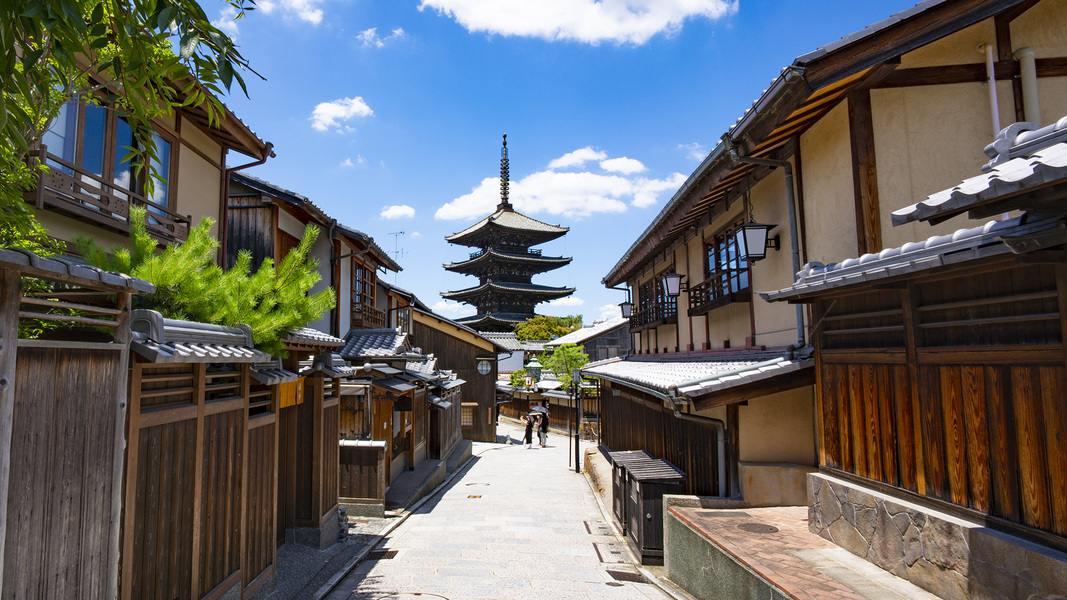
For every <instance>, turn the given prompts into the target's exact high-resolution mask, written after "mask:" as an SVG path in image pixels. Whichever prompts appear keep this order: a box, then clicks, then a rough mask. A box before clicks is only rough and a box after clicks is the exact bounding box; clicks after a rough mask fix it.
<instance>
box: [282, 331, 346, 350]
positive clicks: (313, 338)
mask: <svg viewBox="0 0 1067 600" xmlns="http://www.w3.org/2000/svg"><path fill="white" fill-rule="evenodd" d="M285 341H287V342H292V343H294V344H310V345H313V346H323V347H326V348H340V347H341V346H343V345H344V343H345V341H344V340H342V339H341V338H338V337H334V336H332V335H330V334H328V333H324V332H322V331H319V330H318V329H312V328H310V327H301V328H299V329H294V330H292V331H290V332H289V333H287V334H285Z"/></svg>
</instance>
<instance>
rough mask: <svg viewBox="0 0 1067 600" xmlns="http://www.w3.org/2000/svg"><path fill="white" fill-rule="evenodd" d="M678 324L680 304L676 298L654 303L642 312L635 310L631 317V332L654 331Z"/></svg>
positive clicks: (642, 309)
mask: <svg viewBox="0 0 1067 600" xmlns="http://www.w3.org/2000/svg"><path fill="white" fill-rule="evenodd" d="M677 323H678V302H677V299H675V298H666V299H664V300H661V301H659V302H655V303H652V304H651V305H649V306H646V307H643V308H641V309H640V310H635V311H634V313H633V315H632V316H631V317H630V331H631V332H633V331H642V330H645V329H653V328H655V327H659V326H660V325H672V324H677Z"/></svg>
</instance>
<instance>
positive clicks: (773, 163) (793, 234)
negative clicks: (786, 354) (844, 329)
mask: <svg viewBox="0 0 1067 600" xmlns="http://www.w3.org/2000/svg"><path fill="white" fill-rule="evenodd" d="M723 142H724V143H725V144H726V146H727V148H729V151H730V157H731V158H733V159H734V160H735V161H737V162H741V163H748V164H754V165H764V166H768V167H782V168H783V169H785V197H786V202H787V204H788V205H789V246H790V250H792V254H793V282H794V283H795V282H796V277H797V273H799V272H800V241H799V240H798V239H797V214H796V196H795V193H794V192H793V165H792V164H791V163H790V162H789V161H787V160H774V159H770V158H754V157H752V156H741V155H740V154H738V152H737V147H736V146H735V145H734V142H733V140H731V139H730V136H729V134H727V135H724V136H723ZM796 320H797V342H796V344H794V345H793V346H792V350H791V351H790V357H792V351H793V350H798V349H800V348H803V347H804V345H805V343H806V341H805V339H806V336H805V334H804V308H803V307H802V306H801V305H800V304H797V305H796Z"/></svg>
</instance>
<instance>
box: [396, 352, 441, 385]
mask: <svg viewBox="0 0 1067 600" xmlns="http://www.w3.org/2000/svg"><path fill="white" fill-rule="evenodd" d="M404 371H406V372H407V373H408V374H410V375H414V376H415V377H418V378H419V379H422V380H423V381H430V380H432V379H437V378H438V377H440V371H438V370H437V359H436V358H434V356H433V355H432V354H431V355H429V356H427V357H426V358H425V359H423V360H409V361H407V362H406V363H404Z"/></svg>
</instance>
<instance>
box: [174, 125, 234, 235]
mask: <svg viewBox="0 0 1067 600" xmlns="http://www.w3.org/2000/svg"><path fill="white" fill-rule="evenodd" d="M187 145H188V140H186V139H184V138H183V139H182V146H183V147H182V150H181V160H180V161H179V162H178V185H177V187H176V188H175V191H176V192H177V196H176V198H174V200H173V203H172V205H171V207H170V208H171V210H173V211H174V212H176V213H178V214H181V215H189V216H191V217H192V226H193V227H196V226H197V225H199V224H200V221H202V220H203V219H204V218H205V217H210V218H212V219H214V220H215V224H214V225H212V226H211V234H212V235H214V236H215V237H216V238H218V230H219V225H218V223H219V201H220V200H219V199H220V198H221V197H222V172H221V171H219V169H218V167H216V166H215V165H213V164H211V163H209V162H208V161H206V160H204V159H203V157H201V156H200V155H199V154H197V153H195V152H193V151H191V150H188V149H186V148H185V146H187ZM201 149H202V150H204V151H205V152H207V153H208V156H212V152H214V153H218V152H219V149H218V146H217V145H215V146H214V147H213V148H203V147H201ZM174 159H175V157H172V158H171V160H174Z"/></svg>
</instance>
